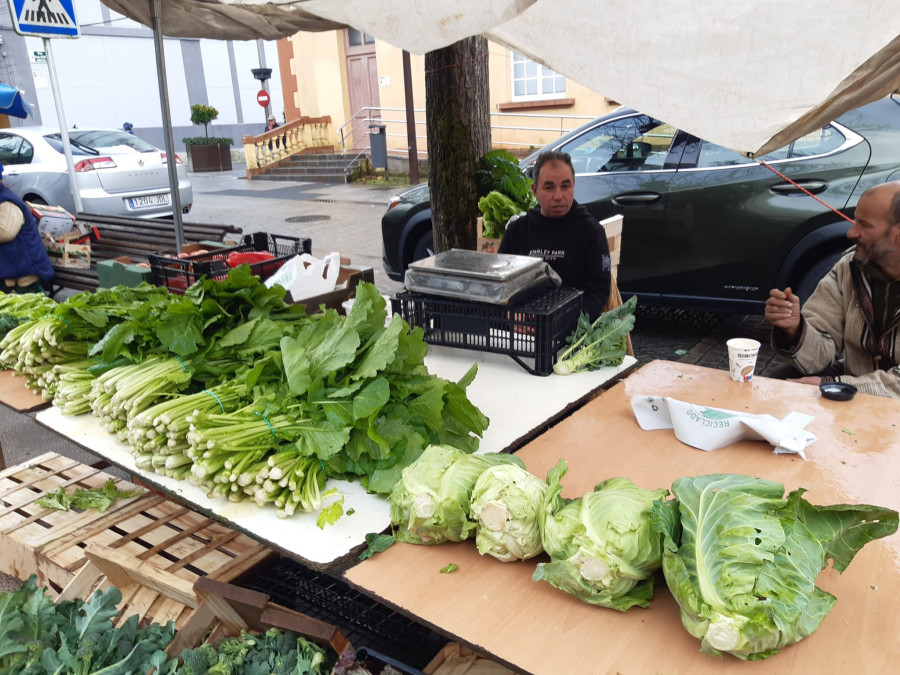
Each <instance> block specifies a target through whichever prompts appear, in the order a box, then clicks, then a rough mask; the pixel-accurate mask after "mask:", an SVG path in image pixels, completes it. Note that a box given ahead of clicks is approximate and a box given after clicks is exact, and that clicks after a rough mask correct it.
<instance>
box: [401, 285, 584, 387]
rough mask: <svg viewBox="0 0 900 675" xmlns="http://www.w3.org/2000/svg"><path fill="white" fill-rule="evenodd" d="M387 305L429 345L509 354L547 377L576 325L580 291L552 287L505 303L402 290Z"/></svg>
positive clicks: (535, 372) (531, 371) (529, 368)
mask: <svg viewBox="0 0 900 675" xmlns="http://www.w3.org/2000/svg"><path fill="white" fill-rule="evenodd" d="M391 304H392V306H393V309H394V312H395V313H397V314H400V316H402V317H403V318H404V319H405V320H406V322H407V323H409V324H410V325H411V326H419V327H421V328H422V329H423V330H424V331H425V341H426V342H428V343H429V344H433V345H444V346H447V347H460V348H462V349H474V350H477V351H481V352H494V353H498V354H508V355H509V356H511V357H512V358H513V360H515V361H516V363H518V364H519V365H520V366H522V367H523V368H525V370H527V371H528V372H529V373H531V374H532V375H549V374H550V373H551V372H553V364H554V363H556V355H557V353H558V352H559V350H560V349H561V348H562V347H564V346H565V344H566V338H567V337H569V335H571V334H572V332H573V331H574V330H575V327H576V326H577V325H578V316H579V314H581V291H579V290H577V289H574V288H554V289H551V290H549V291H545V292H543V293H541V294H539V295H536V296H533V297H532V298H530V299H529V300H527V301H525V302H522V303H518V304H515V305H506V306H500V305H491V304H487V303H481V302H465V301H463V300H452V299H448V298H437V297H432V296H425V295H418V294H415V293H409V292H405V293H400V294H398V295H396V296H395V297H393V298H391ZM524 359H528V362H526V361H525V360H524Z"/></svg>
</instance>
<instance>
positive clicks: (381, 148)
mask: <svg viewBox="0 0 900 675" xmlns="http://www.w3.org/2000/svg"><path fill="white" fill-rule="evenodd" d="M369 129H372V131H370V132H369V148H370V149H371V152H372V166H374V167H376V168H381V169H384V170H385V173H387V134H385V129H387V127H386V126H385V125H384V124H370V125H369Z"/></svg>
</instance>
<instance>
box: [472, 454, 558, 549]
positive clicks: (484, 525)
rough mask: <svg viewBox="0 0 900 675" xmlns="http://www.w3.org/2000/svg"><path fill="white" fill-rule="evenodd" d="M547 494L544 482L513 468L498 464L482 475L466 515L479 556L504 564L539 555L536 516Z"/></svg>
mask: <svg viewBox="0 0 900 675" xmlns="http://www.w3.org/2000/svg"><path fill="white" fill-rule="evenodd" d="M546 492H547V484H546V483H545V482H544V481H542V480H541V479H540V478H538V477H537V476H535V475H533V474H530V473H528V472H527V471H526V470H525V469H523V468H521V467H520V466H518V465H516V464H499V465H497V466H492V467H491V468H489V469H487V470H486V471H485V472H484V473H483V474H481V476H479V477H478V480H477V481H476V483H475V489H474V490H472V505H471V509H470V512H469V515H470V517H471V519H472V520H474V521H475V523H476V525H475V544H476V545H477V546H478V552H479V553H481V555H486V554H487V555H492V556H494V557H495V558H497V559H498V560H502V561H503V562H510V561H512V560H527V559H528V558H533V557H534V556H536V555H537V554H538V553H541V552H542V551H543V550H544V548H543V546H541V527H540V523H539V521H538V512H539V511H540V509H541V504H542V503H543V500H544V495H545V494H546Z"/></svg>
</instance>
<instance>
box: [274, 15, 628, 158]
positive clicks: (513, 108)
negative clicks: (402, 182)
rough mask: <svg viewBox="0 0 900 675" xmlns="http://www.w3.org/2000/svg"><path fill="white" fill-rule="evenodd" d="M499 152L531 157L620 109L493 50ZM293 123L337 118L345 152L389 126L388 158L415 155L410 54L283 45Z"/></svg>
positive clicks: (348, 45) (418, 96) (346, 37)
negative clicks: (407, 87)
mask: <svg viewBox="0 0 900 675" xmlns="http://www.w3.org/2000/svg"><path fill="white" fill-rule="evenodd" d="M488 52H489V53H488V58H489V59H490V62H489V72H490V108H491V127H492V138H493V143H494V146H495V147H504V148H507V149H510V150H512V151H513V152H516V153H517V154H525V153H527V152H528V151H529V150H531V149H534V148H538V147H541V146H542V145H544V144H546V143H548V142H550V141H552V140H554V139H555V138H557V137H559V136H560V135H561V134H562V133H564V132H566V131H569V130H571V129H574V128H575V127H577V126H578V125H580V124H582V123H584V122H586V121H587V120H589V119H593V118H594V117H597V116H599V115H602V114H605V113H606V112H608V111H609V110H611V109H613V108H614V107H616V106H617V105H618V104H617V103H615V102H613V101H610V100H609V99H607V98H605V97H604V96H603V95H601V94H599V93H597V92H594V91H591V90H590V89H588V88H586V87H583V86H581V85H579V84H577V83H576V82H573V81H571V80H568V79H566V78H565V77H563V76H561V75H558V74H556V73H554V72H553V71H551V70H549V69H548V68H545V67H543V66H542V65H540V64H539V63H536V62H534V61H532V60H530V59H528V58H527V57H525V56H523V55H521V54H517V53H515V52H513V51H511V50H509V49H507V48H505V47H503V46H501V45H499V44H495V43H488ZM281 55H282V70H283V73H284V78H283V79H284V84H283V87H284V96H285V109H286V111H287V113H288V117H289V118H290V117H295V116H299V115H301V114H302V115H309V116H310V117H318V116H321V115H330V116H331V118H332V123H333V127H334V130H335V137H336V138H335V140H336V143H337V144H338V146H339V147H343V148H344V149H345V150H347V151H348V152H349V151H352V150H353V149H363V148H366V147H367V146H368V138H367V134H368V133H369V132H370V129H369V125H370V124H373V123H374V124H384V126H385V127H386V134H387V145H388V152H389V153H390V154H391V155H392V156H405V155H406V153H407V152H408V140H407V124H406V113H405V111H406V96H405V91H404V76H403V52H402V51H401V50H400V49H398V48H396V47H393V46H391V45H389V44H387V43H385V42H382V41H380V40H376V39H374V38H372V37H371V36H368V35H365V34H363V33H360V32H359V31H357V30H354V29H352V28H351V29H345V30H341V31H328V32H324V33H297V34H296V35H293V36H292V37H290V38H288V39H287V40H286V41H285V42H284V44H283V45H282V50H281ZM410 65H411V82H412V92H413V101H414V103H413V107H414V108H415V111H416V113H415V119H416V125H415V126H416V137H417V146H418V151H419V155H420V157H421V156H424V154H425V149H426V142H425V137H426V134H425V58H424V56H419V55H415V54H413V55H411V58H410Z"/></svg>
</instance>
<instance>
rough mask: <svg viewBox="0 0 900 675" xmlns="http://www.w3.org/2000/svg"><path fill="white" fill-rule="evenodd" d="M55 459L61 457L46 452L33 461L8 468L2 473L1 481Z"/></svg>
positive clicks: (33, 458)
mask: <svg viewBox="0 0 900 675" xmlns="http://www.w3.org/2000/svg"><path fill="white" fill-rule="evenodd" d="M54 457H59V455H58V454H56V453H55V452H45V453H44V454H43V455H38V456H37V457H32V458H31V459H29V460H27V461H25V462H22V463H21V464H15V465H13V466H9V467H6V468H5V469H3V470H2V471H0V481H2V480H3V479H4V478H6V477H7V476H14V475H16V474H17V473H19V472H20V471H22V470H23V469H26V468H28V467H30V466H34V465H35V464H41V463H42V462H48V461H50V460H51V459H53V458H54Z"/></svg>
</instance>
